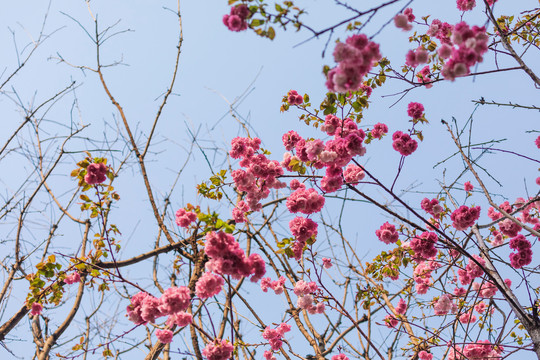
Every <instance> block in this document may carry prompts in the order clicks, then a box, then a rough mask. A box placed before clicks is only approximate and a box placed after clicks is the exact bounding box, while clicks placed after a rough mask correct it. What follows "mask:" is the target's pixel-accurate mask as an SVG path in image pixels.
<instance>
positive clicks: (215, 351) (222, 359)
mask: <svg viewBox="0 0 540 360" xmlns="http://www.w3.org/2000/svg"><path fill="white" fill-rule="evenodd" d="M233 350H234V346H233V345H232V344H231V343H230V342H228V341H227V340H219V339H214V342H211V343H209V344H208V345H206V347H205V348H204V349H203V351H202V354H203V356H204V357H206V358H207V359H208V360H228V359H230V357H231V355H232V352H233Z"/></svg>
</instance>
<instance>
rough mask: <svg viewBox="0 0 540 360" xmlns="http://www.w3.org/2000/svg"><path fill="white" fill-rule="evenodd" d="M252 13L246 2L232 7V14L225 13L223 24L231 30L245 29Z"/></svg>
mask: <svg viewBox="0 0 540 360" xmlns="http://www.w3.org/2000/svg"><path fill="white" fill-rule="evenodd" d="M250 15H251V12H250V11H249V9H248V7H247V6H246V5H245V4H240V5H238V6H233V7H231V12H230V14H226V15H223V24H224V25H225V26H226V27H227V28H228V29H229V30H230V31H243V30H246V29H247V28H248V24H247V21H246V19H247V18H248V17H249V16H250Z"/></svg>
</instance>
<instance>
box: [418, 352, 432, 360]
mask: <svg viewBox="0 0 540 360" xmlns="http://www.w3.org/2000/svg"><path fill="white" fill-rule="evenodd" d="M418 358H419V359H420V360H433V354H430V353H428V352H427V351H425V350H422V351H420V352H419V353H418Z"/></svg>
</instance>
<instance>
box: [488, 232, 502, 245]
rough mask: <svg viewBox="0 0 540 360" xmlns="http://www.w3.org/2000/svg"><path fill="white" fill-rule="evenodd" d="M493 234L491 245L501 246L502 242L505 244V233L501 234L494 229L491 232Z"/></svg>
mask: <svg viewBox="0 0 540 360" xmlns="http://www.w3.org/2000/svg"><path fill="white" fill-rule="evenodd" d="M491 235H492V236H493V239H492V240H491V245H493V246H501V245H502V244H504V238H503V234H501V233H500V232H498V231H497V230H493V231H492V232H491Z"/></svg>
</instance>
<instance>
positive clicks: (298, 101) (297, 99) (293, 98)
mask: <svg viewBox="0 0 540 360" xmlns="http://www.w3.org/2000/svg"><path fill="white" fill-rule="evenodd" d="M287 101H288V102H289V104H291V105H302V103H303V102H304V98H303V97H302V95H300V94H298V92H297V91H296V90H290V91H289V93H288V94H287Z"/></svg>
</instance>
